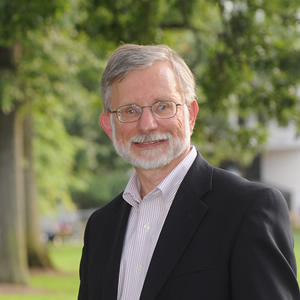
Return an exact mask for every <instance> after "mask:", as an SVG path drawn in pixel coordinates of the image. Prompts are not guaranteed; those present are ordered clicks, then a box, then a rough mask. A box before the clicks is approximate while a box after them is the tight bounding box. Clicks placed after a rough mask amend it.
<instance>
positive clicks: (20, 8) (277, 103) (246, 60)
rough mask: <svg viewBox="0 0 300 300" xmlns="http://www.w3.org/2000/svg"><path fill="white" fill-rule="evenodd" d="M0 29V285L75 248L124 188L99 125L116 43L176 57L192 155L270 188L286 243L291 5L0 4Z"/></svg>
mask: <svg viewBox="0 0 300 300" xmlns="http://www.w3.org/2000/svg"><path fill="white" fill-rule="evenodd" d="M0 22H1V24H0V283H10V284H15V285H19V284H25V285H26V284H27V285H28V284H29V283H30V282H31V278H32V273H31V272H30V270H33V269H36V268H38V269H47V270H49V269H55V268H57V265H56V266H55V264H54V263H53V257H52V256H51V255H52V254H51V253H52V252H51V249H52V248H51V247H52V246H50V250H49V247H48V245H49V243H51V245H57V246H58V245H61V244H63V243H65V242H66V241H68V242H73V243H77V245H80V246H79V247H78V249H80V247H81V245H82V235H83V230H84V226H85V222H86V220H87V218H88V217H89V215H90V214H91V213H92V212H93V211H94V210H95V209H96V208H98V207H101V206H102V205H104V204H105V203H107V202H108V201H110V200H111V199H112V198H114V197H115V196H116V195H117V194H118V193H120V192H121V191H122V190H123V189H124V187H125V185H126V183H127V180H128V177H129V175H130V172H131V168H130V166H129V165H128V164H126V163H125V162H123V160H121V159H120V158H118V157H117V155H116V154H115V151H114V149H113V147H112V145H111V142H110V140H109V139H108V138H107V137H106V135H105V133H104V132H103V131H102V130H101V128H100V126H99V123H98V118H99V115H100V113H101V111H102V104H101V98H100V87H99V86H100V85H99V82H100V78H101V74H102V72H103V70H104V68H105V65H106V62H107V59H108V57H109V56H110V55H111V53H112V52H113V50H115V49H116V47H118V46H120V45H121V44H123V43H136V44H167V45H168V46H170V47H171V48H173V49H174V50H175V51H177V52H178V53H179V54H180V55H181V56H182V57H183V58H184V59H185V61H186V62H187V64H188V65H189V67H190V68H191V70H192V71H193V73H194V75H195V78H196V80H197V100H198V103H199V107H200V111H199V116H198V119H197V124H196V128H195V131H194V135H193V138H192V141H193V144H194V145H195V146H196V148H197V149H198V150H199V151H200V152H201V153H202V155H203V156H204V157H205V159H206V160H208V161H209V162H210V163H212V164H214V165H216V166H219V167H221V168H224V169H227V170H230V171H232V172H235V173H236V174H238V175H241V176H244V177H246V178H248V179H251V180H255V181H261V182H264V183H267V184H269V185H272V186H274V187H276V188H278V189H279V190H280V191H281V192H282V193H283V194H284V196H285V198H286V200H287V203H288V206H289V209H290V212H291V219H292V222H293V227H294V229H295V232H297V229H298V227H299V226H300V219H299V212H300V182H299V180H300V139H299V132H300V122H299V119H300V3H299V0H288V1H287V0H265V1H262V0H232V1H230V0H229V1H227V0H140V1H136V0H115V1H111V0H55V1H40V0H30V1H29V0H1V1H0ZM78 256H80V250H78V252H77V257H78ZM54 260H55V259H54ZM62 261H63V260H62ZM59 265H61V263H59ZM75 267H76V269H78V266H77V265H76V263H75ZM0 292H1V290H0ZM22 299H25V298H22ZM30 299H34V298H30ZM38 299H42V298H38ZM45 299H46V298H45ZM49 299H50V298H49ZM64 299H67V297H65V298H64Z"/></svg>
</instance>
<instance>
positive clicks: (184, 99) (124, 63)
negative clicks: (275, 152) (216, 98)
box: [78, 45, 300, 300]
mask: <svg viewBox="0 0 300 300" xmlns="http://www.w3.org/2000/svg"><path fill="white" fill-rule="evenodd" d="M194 90H195V82H194V78H193V75H192V73H191V71H190V70H189V68H188V67H187V66H186V64H185V63H184V61H183V60H182V59H181V58H180V57H179V56H178V55H176V54H175V53H174V52H173V51H172V50H171V49H170V48H168V47H167V46H137V45H123V46H121V47H120V48H118V49H117V50H116V51H115V52H114V53H113V55H112V56H111V58H110V59H109V61H108V64H107V67H106V69H105V71H104V73H103V76H102V80H101V93H102V100H103V106H104V112H103V113H102V114H101V116H100V124H101V126H102V128H103V129H104V130H105V132H106V133H107V134H108V136H109V137H110V138H111V140H112V141H113V143H114V146H115V149H116V151H117V153H118V154H119V155H120V156H121V157H122V158H124V159H125V160H126V161H128V162H129V163H131V164H132V165H133V166H134V168H135V172H134V174H133V175H132V176H131V178H130V180H129V182H128V185H127V187H126V189H125V191H124V192H123V193H122V194H120V195H118V196H117V197H116V198H115V199H114V200H112V201H111V202H110V203H109V204H107V205H106V206H104V207H103V208H101V209H99V210H97V211H96V212H95V213H94V214H93V215H92V216H91V218H90V219H89V221H88V224H87V226H86V232H85V238H84V248H83V253H82V259H81V266H80V279H81V283H80V290H79V296H78V299H80V300H96V299H97V300H100V299H103V300H110V299H122V300H136V299H141V300H153V299H160V300H168V299H171V300H173V299H174V300H177V299H178V300H180V299H182V300H187V299H188V300H192V299H203V300H219V299H220V300H221V299H222V300H229V299H232V300H247V299H249V300H260V299H264V300H283V299H290V300H292V299H293V300H294V299H300V297H299V289H298V284H297V280H296V261H295V256H294V252H293V235H292V231H291V226H290V219H289V213H288V209H287V206H286V202H285V200H284V199H283V197H282V196H281V194H280V193H279V192H278V191H276V190H274V189H272V188H269V187H266V186H264V185H262V184H258V183H251V182H248V181H247V180H245V179H242V178H240V177H238V176H236V175H233V174H231V173H229V172H226V171H224V170H221V169H218V168H215V167H213V166H211V165H210V164H209V163H207V162H206V161H205V160H204V159H203V158H202V157H201V155H200V153H198V152H197V151H196V150H195V148H194V147H193V146H191V144H190V136H191V134H192V131H193V128H194V125H195V120H196V116H197V113H198V105H197V102H196V100H195V92H194Z"/></svg>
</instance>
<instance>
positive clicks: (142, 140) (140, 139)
mask: <svg viewBox="0 0 300 300" xmlns="http://www.w3.org/2000/svg"><path fill="white" fill-rule="evenodd" d="M167 140H168V137H167V136H162V135H161V136H137V137H135V138H133V139H132V144H134V145H136V146H139V147H152V146H159V145H161V144H163V143H164V142H166V141H167Z"/></svg>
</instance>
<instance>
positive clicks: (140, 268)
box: [136, 265, 143, 273]
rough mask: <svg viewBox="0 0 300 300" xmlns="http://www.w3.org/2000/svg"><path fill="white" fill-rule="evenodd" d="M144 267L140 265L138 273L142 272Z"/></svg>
mask: <svg viewBox="0 0 300 300" xmlns="http://www.w3.org/2000/svg"><path fill="white" fill-rule="evenodd" d="M142 269H143V267H142V266H141V265H139V266H138V267H137V269H136V271H137V272H138V273H141V272H142Z"/></svg>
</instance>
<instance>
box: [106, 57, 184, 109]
mask: <svg viewBox="0 0 300 300" xmlns="http://www.w3.org/2000/svg"><path fill="white" fill-rule="evenodd" d="M180 98H181V97H180V93H179V88H178V83H177V80H176V77H175V74H174V71H173V69H172V67H171V66H170V64H169V63H167V62H159V63H156V64H154V65H153V66H151V67H149V68H146V69H142V70H134V71H131V72H129V73H128V74H127V75H126V77H125V78H123V79H122V80H121V81H118V80H117V81H115V82H114V83H113V84H112V90H111V103H112V106H113V107H115V106H116V105H117V106H121V105H126V104H133V103H135V104H138V105H149V104H152V103H153V102H155V101H158V100H175V101H179V100H180Z"/></svg>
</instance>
